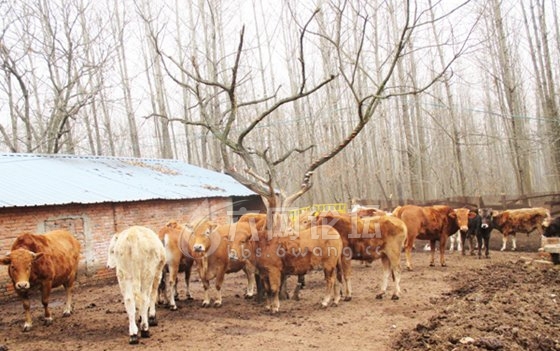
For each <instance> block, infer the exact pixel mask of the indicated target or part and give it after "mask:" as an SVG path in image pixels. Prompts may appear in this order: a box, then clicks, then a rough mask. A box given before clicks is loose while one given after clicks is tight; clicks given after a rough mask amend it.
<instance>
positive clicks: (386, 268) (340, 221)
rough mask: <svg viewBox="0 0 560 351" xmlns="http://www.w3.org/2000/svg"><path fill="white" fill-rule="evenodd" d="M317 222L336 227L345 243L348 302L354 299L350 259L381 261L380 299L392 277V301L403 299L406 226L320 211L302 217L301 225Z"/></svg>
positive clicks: (383, 219)
mask: <svg viewBox="0 0 560 351" xmlns="http://www.w3.org/2000/svg"><path fill="white" fill-rule="evenodd" d="M314 223H319V224H327V225H331V226H333V227H334V228H335V229H336V230H337V231H338V232H339V233H340V235H341V237H342V241H343V244H344V249H343V256H344V257H343V260H342V261H343V264H344V263H347V266H346V265H343V268H344V276H345V300H350V299H351V298H352V287H351V283H350V279H351V265H350V260H349V259H350V258H352V259H355V260H361V261H364V262H370V263H371V262H372V261H373V260H376V259H378V258H381V263H382V265H383V282H382V284H381V291H380V292H379V293H378V294H377V295H376V298H378V299H381V298H383V296H384V295H385V293H386V292H387V285H388V283H389V276H392V278H393V281H394V282H395V292H394V293H393V296H392V299H394V300H396V299H398V298H399V297H400V293H401V288H400V277H401V266H400V259H401V251H402V247H403V244H404V241H405V239H406V233H407V228H406V225H405V224H404V223H403V222H402V221H401V220H400V219H398V218H395V217H393V216H375V217H364V218H359V217H358V216H355V215H348V214H340V213H336V212H334V213H333V212H320V213H316V214H314V215H312V216H308V217H306V216H301V217H300V225H301V226H302V227H309V226H310V225H313V224H314Z"/></svg>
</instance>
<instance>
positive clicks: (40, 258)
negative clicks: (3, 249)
mask: <svg viewBox="0 0 560 351" xmlns="http://www.w3.org/2000/svg"><path fill="white" fill-rule="evenodd" d="M79 259H80V243H79V242H78V240H76V238H74V236H73V235H72V234H71V233H70V232H68V231H66V230H54V231H52V232H48V233H45V234H22V235H20V236H19V237H17V239H16V240H15V242H14V243H13V244H12V249H11V252H10V253H8V255H6V256H5V257H3V258H1V259H0V263H2V264H4V265H9V268H8V274H9V275H10V278H12V283H13V284H14V288H15V291H16V293H17V294H18V295H19V296H20V297H21V299H22V302H23V309H24V310H25V324H24V325H23V331H28V330H29V329H31V326H32V321H31V313H30V311H29V307H30V302H29V291H30V289H32V288H35V287H38V288H40V289H41V301H42V303H43V307H44V309H45V324H46V325H50V324H52V320H53V319H52V316H51V312H50V310H49V296H50V293H51V289H52V288H56V287H57V286H60V285H62V286H64V289H65V290H66V306H65V307H64V312H63V316H64V317H67V316H69V315H70V314H72V288H73V286H74V281H75V279H76V273H77V272H78V262H79Z"/></svg>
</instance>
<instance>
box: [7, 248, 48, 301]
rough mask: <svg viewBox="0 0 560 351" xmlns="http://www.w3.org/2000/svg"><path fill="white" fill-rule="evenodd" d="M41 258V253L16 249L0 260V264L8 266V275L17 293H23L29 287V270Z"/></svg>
mask: <svg viewBox="0 0 560 351" xmlns="http://www.w3.org/2000/svg"><path fill="white" fill-rule="evenodd" d="M42 256H43V253H42V252H38V253H35V252H32V251H29V250H26V249H17V250H14V251H12V252H10V253H9V254H8V255H6V256H5V257H3V258H2V259H0V263H2V264H3V265H7V266H9V267H8V274H9V275H10V277H11V278H12V282H13V283H14V288H15V289H16V290H17V291H19V292H25V291H27V290H28V289H29V288H30V287H31V284H30V282H29V279H30V277H31V269H32V268H33V264H34V263H35V261H37V260H38V259H40V258H41V257H42Z"/></svg>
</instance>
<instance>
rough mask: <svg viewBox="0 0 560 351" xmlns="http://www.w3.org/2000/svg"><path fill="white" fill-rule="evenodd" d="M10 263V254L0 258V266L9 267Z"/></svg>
mask: <svg viewBox="0 0 560 351" xmlns="http://www.w3.org/2000/svg"><path fill="white" fill-rule="evenodd" d="M10 263H12V259H11V258H10V254H9V253H8V254H7V255H6V256H4V257H2V258H0V264H2V265H6V266H7V265H9V264H10Z"/></svg>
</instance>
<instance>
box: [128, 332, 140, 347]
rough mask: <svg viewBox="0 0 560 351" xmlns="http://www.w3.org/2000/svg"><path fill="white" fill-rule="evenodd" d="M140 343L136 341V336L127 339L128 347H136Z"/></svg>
mask: <svg viewBox="0 0 560 351" xmlns="http://www.w3.org/2000/svg"><path fill="white" fill-rule="evenodd" d="M139 342H140V341H139V340H138V335H136V334H135V335H131V336H130V339H128V343H129V344H130V345H137V344H138V343H139Z"/></svg>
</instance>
